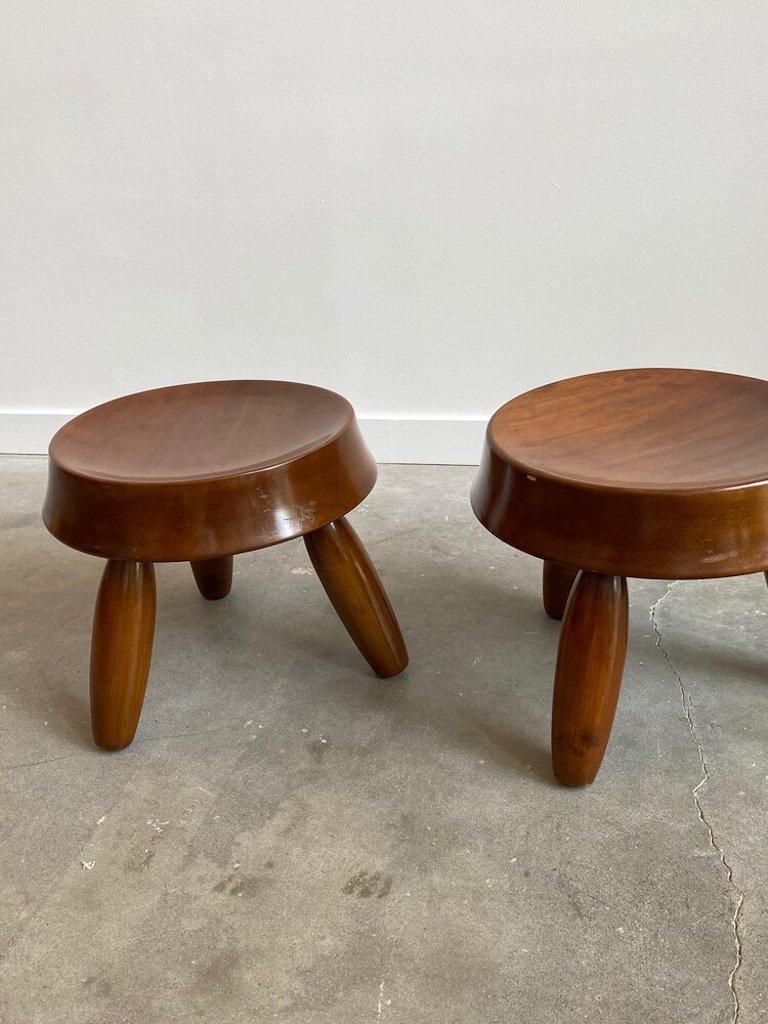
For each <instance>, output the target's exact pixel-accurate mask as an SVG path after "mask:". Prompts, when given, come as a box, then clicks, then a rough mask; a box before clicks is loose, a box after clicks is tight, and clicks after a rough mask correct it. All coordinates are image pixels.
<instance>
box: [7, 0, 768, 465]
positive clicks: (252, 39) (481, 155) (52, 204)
mask: <svg viewBox="0 0 768 1024" xmlns="http://www.w3.org/2000/svg"><path fill="white" fill-rule="evenodd" d="M764 11H765V6H764V5H763V4H761V3H758V2H749V0H741V2H739V3H734V2H732V0H701V2H697V3H694V2H687V3H686V2H682V0H679V2H677V0H676V2H671V0H625V2H614V3H608V2H597V0H595V2H584V0H576V2H573V0H570V2H567V3H565V2H563V0H489V2H479V0H453V2H439V0H432V2H419V0H390V2H386V3H385V2H371V0H367V2H363V0H359V2H357V3H354V2H351V0H350V2H345V0H336V2H332V0H274V2H260V0H222V2H218V3H213V2H210V0H187V2H183V0H145V2H142V3H135V2H132V0H80V2H75V0H15V2H14V0H8V2H7V3H6V4H5V5H4V11H3V21H4V28H3V32H2V37H3V42H2V44H1V45H2V49H3V51H4V52H3V53H2V54H0V82H1V84H2V97H1V105H0V129H2V132H1V138H2V155H1V159H2V163H3V165H4V169H3V171H2V179H3V202H2V212H1V213H0V216H1V217H2V225H1V229H0V230H1V236H2V238H1V241H0V252H1V253H2V255H1V256H0V260H1V261H2V275H3V285H2V306H3V309H2V314H1V315H0V330H2V341H1V343H2V375H1V377H2V379H1V381H0V388H1V390H0V409H3V410H5V412H6V413H7V415H4V416H2V415H0V449H4V450H6V451H8V450H17V451H34V450H43V449H44V447H45V442H46V441H47V435H48V433H49V431H50V430H51V429H53V427H54V426H55V425H56V424H57V423H58V422H59V421H60V420H61V418H62V417H61V415H60V414H61V413H62V412H63V411H67V410H79V409H82V408H84V407H86V406H88V405H91V404H94V403H96V402H99V401H102V400H104V399H106V398H109V397H112V396H114V395H116V394H119V393H122V392H127V391H132V390H136V389H140V388H147V387H153V386H156V385H160V384H165V383H170V382H175V381H184V380H194V379H204V378H209V377H287V378H296V379H300V380H309V381H314V382H316V383H320V384H323V385H326V386H328V387H331V388H335V389H337V390H339V391H342V392H344V393H345V394H346V395H347V396H348V397H349V398H350V399H352V401H353V402H354V403H355V404H356V406H357V408H358V411H359V413H360V414H361V415H362V416H363V417H364V418H366V417H378V419H374V420H372V421H370V422H368V420H367V419H366V422H365V429H366V433H367V435H368V436H369V438H370V440H371V442H372V445H373V447H374V450H375V451H376V452H377V454H378V455H379V456H380V457H381V458H383V459H395V460H398V459H402V460H414V461H420V460H431V459H434V460H441V461H451V460H456V461H474V459H475V453H476V451H477V447H478V445H479V437H480V421H481V420H482V419H483V418H485V417H486V416H487V415H488V414H489V413H490V412H491V411H492V410H493V409H494V408H495V407H496V406H497V405H498V404H500V403H501V402H502V401H503V400H504V399H506V398H508V397H511V396H512V395H513V394H515V393H517V392H519V391H521V390H524V389H526V388H529V387H531V386H534V385H536V384H539V383H542V382H544V381H547V380H551V379H555V378H558V377H562V376H567V375H570V374H574V373H580V372H586V371H589V370H593V369H597V368H607V367H616V366H628V365H665V364H666V365H696V366H703V367H712V368H718V369H728V370H733V371H736V372H741V373H749V374H754V375H758V376H767V377H768V346H767V345H766V327H767V326H768V281H767V280H766V276H767V275H766V263H767V262H768V218H767V215H766V199H767V198H768V190H767V186H768V156H767V153H766V139H767V138H768V136H767V134H766V132H767V130H768V58H767V57H766V54H767V53H768V23H767V21H766V15H765V13H764Z"/></svg>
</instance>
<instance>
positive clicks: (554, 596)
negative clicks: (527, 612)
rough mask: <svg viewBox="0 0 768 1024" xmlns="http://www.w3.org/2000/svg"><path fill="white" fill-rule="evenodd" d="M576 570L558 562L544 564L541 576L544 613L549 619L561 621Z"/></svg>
mask: <svg viewBox="0 0 768 1024" xmlns="http://www.w3.org/2000/svg"><path fill="white" fill-rule="evenodd" d="M578 573H579V570H578V569H573V568H571V566H570V565H561V564H560V562H545V563H544V572H543V574H542V590H543V593H544V611H545V612H546V613H547V615H548V616H549V617H550V618H551V619H562V617H563V615H564V613H565V605H566V603H567V601H568V595H569V594H570V592H571V587H572V586H573V582H574V580H575V579H576V577H577V575H578Z"/></svg>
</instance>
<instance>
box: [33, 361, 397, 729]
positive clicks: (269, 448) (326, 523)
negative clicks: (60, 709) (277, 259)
mask: <svg viewBox="0 0 768 1024" xmlns="http://www.w3.org/2000/svg"><path fill="white" fill-rule="evenodd" d="M375 480H376V464H375V462H374V460H373V457H372V456H371V454H370V452H369V451H368V449H367V448H366V447H365V444H364V442H363V440H362V437H361V435H360V431H359V429H358V426H357V422H356V420H355V414H354V411H353V409H352V407H351V406H350V404H349V402H347V401H346V400H345V399H344V398H342V397H341V396H340V395H336V394H334V393H333V392H331V391H325V390H324V389H322V388H316V387H311V386H309V385H306V384H292V383H289V382H286V381H212V382H209V383H204V384H186V385H181V386H179V387H171V388H160V389H158V390H155V391H145V392H142V393H140V394H137V395H129V396H127V397H125V398H120V399H117V400H116V401H114V402H107V403H106V404H105V405H102V406H99V407H98V408H96V409H91V410H90V411H89V412H86V413H83V415H82V416H77V417H76V418H75V419H73V420H72V421H70V422H69V423H67V424H66V425H65V426H64V427H63V428H62V429H61V430H60V431H59V432H58V433H57V434H56V436H55V437H54V439H53V441H52V442H51V446H50V459H49V483H48V492H47V495H46V500H45V506H44V509H43V518H44V521H45V524H46V526H47V527H48V529H49V530H50V531H51V533H53V535H54V536H55V537H57V538H58V539H59V540H61V541H63V542H64V543H65V544H69V545H71V546H72V547H75V548H78V549H79V550H81V551H86V552H89V553H91V554H96V555H102V556H104V557H106V558H108V559H109V562H108V564H107V568H106V570H105V573H104V578H103V581H102V584H101V589H100V591H99V596H98V599H97V602H96V613H95V618H94V627H93V644H92V656H91V707H92V722H93V734H94V737H95V739H96V742H97V743H98V744H99V745H100V746H103V747H107V748H109V749H119V748H120V747H124V746H126V745H127V744H128V743H130V742H131V740H132V738H133V735H134V733H135V731H136V727H137V723H138V720H139V715H140V713H141V705H142V700H143V697H144V690H145V687H146V682H147V673H148V671H149V662H150V656H151V651H152V636H153V630H154V618H155V583H154V568H153V563H155V562H174V561H189V562H190V563H191V566H192V572H193V574H194V577H195V580H196V582H197V585H198V588H199V589H200V592H201V593H202V594H203V596H204V597H206V598H208V599H209V600H219V599H220V598H222V597H224V596H226V594H228V593H229V590H230V587H231V584H232V558H233V555H234V554H237V553H238V552H240V551H250V550H254V549H257V548H262V547H267V546H269V545H271V544H277V543H279V542H280V541H283V540H288V539H290V538H293V537H298V536H301V535H305V534H311V536H310V537H309V538H308V541H307V546H308V548H309V551H310V555H311V557H312V559H313V561H314V562H315V564H316V566H317V570H318V574H319V575H320V578H321V579H322V581H323V584H324V586H325V588H326V590H327V591H328V593H329V595H330V597H331V600H332V601H333V604H334V606H335V607H336V609H337V610H338V612H339V615H340V616H341V618H342V621H343V622H344V625H345V626H346V627H347V629H348V631H349V633H350V634H351V636H352V638H353V640H354V641H355V643H356V644H357V645H358V647H359V648H360V650H361V651H362V652H363V654H364V656H365V657H366V658H367V659H368V661H369V663H370V665H371V667H372V668H373V669H374V671H376V672H377V673H378V674H379V675H381V676H391V675H395V674H397V673H398V672H401V671H402V670H403V669H404V668H405V666H406V664H407V662H408V655H407V653H406V650H405V645H404V644H403V639H402V636H401V634H400V630H399V627H398V625H397V620H396V619H395V616H394V613H393V611H392V608H391V606H390V604H389V601H388V600H387V597H386V594H385V593H384V590H383V588H382V586H381V582H380V580H379V578H378V576H377V575H376V571H375V569H374V568H373V566H372V564H371V562H370V559H369V558H368V556H367V554H366V552H365V549H364V548H363V546H362V544H361V543H360V540H359V539H358V537H357V535H356V534H355V533H354V531H353V530H352V528H351V527H350V526H349V524H348V523H347V522H346V520H345V519H344V515H345V513H347V512H349V511H350V510H351V509H352V508H354V507H355V506H356V505H358V504H359V503H360V502H361V501H362V500H363V498H364V497H365V496H366V495H367V494H368V492H369V491H370V490H371V488H372V487H373V484H374V482H375Z"/></svg>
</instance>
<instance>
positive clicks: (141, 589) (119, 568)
mask: <svg viewBox="0 0 768 1024" xmlns="http://www.w3.org/2000/svg"><path fill="white" fill-rule="evenodd" d="M154 631H155V570H154V567H153V565H152V564H151V563H144V562H124V561H120V562H117V561H110V562H107V565H106V568H105V569H104V575H103V576H102V580H101V586H100V587H99V594H98V597H97V599H96V611H95V613H94V618H93V635H92V639H91V726H92V729H93V738H94V739H95V741H96V743H98V745H99V746H100V747H105V748H106V749H107V750H120V749H122V748H123V747H127V746H128V744H129V743H130V742H131V740H132V739H133V737H134V734H135V732H136V727H137V725H138V724H139V715H140V714H141V706H142V704H143V702H144V690H145V689H146V685H147V676H148V674H149V664H150V661H151V659H152V639H153V637H154Z"/></svg>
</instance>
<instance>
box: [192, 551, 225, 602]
mask: <svg viewBox="0 0 768 1024" xmlns="http://www.w3.org/2000/svg"><path fill="white" fill-rule="evenodd" d="M190 565H191V566H192V573H193V575H194V577H195V582H196V583H197V589H198V590H199V591H200V593H201V594H202V595H203V597H204V598H206V599H207V600H208V601H220V600H221V598H222V597H226V596H227V594H228V593H229V591H230V590H231V589H232V566H233V558H232V555H222V557H221V558H204V559H200V560H199V561H197V562H190Z"/></svg>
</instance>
